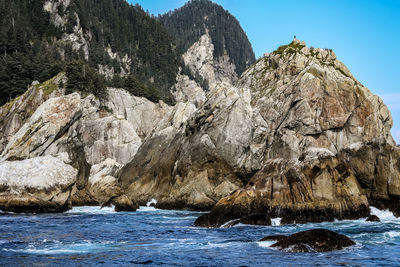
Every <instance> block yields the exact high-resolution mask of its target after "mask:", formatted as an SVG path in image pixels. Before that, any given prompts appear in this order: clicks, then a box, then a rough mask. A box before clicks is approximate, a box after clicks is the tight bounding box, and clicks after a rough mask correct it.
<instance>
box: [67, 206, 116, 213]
mask: <svg viewBox="0 0 400 267" xmlns="http://www.w3.org/2000/svg"><path fill="white" fill-rule="evenodd" d="M66 213H84V214H108V213H116V211H115V210H114V206H111V207H104V208H101V207H100V206H81V207H73V208H72V209H71V210H69V211H67V212H66Z"/></svg>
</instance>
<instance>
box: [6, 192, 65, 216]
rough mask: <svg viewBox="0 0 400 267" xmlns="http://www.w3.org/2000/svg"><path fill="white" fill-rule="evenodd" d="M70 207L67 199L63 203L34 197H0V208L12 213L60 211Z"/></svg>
mask: <svg viewBox="0 0 400 267" xmlns="http://www.w3.org/2000/svg"><path fill="white" fill-rule="evenodd" d="M69 209H71V204H70V203H69V202H68V201H67V202H65V203H64V204H60V203H55V202H52V201H46V200H42V199H39V198H36V197H33V196H32V197H30V198H17V197H16V198H13V199H7V198H4V197H1V198H0V210H2V211H5V212H14V213H33V214H39V213H60V212H65V211H67V210H69Z"/></svg>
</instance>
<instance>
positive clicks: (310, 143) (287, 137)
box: [119, 40, 400, 226]
mask: <svg viewBox="0 0 400 267" xmlns="http://www.w3.org/2000/svg"><path fill="white" fill-rule="evenodd" d="M391 126H392V119H391V116H390V113H389V111H388V109H387V107H386V106H385V105H384V104H383V102H382V100H381V99H380V98H379V97H377V96H375V95H373V94H372V93H371V92H370V91H369V90H368V89H367V88H365V87H364V86H362V85H361V84H360V83H359V82H357V80H356V79H355V78H354V77H353V76H352V75H351V73H350V71H349V70H348V69H347V68H346V67H345V66H344V65H343V63H341V62H340V61H339V60H337V59H336V56H335V54H334V53H333V52H332V51H331V50H326V49H325V50H324V49H311V48H307V47H306V46H305V44H304V43H303V42H300V41H298V40H294V41H293V42H292V43H291V44H289V45H286V46H282V47H280V48H279V49H278V50H277V51H275V52H273V53H271V54H267V55H266V56H265V57H264V58H262V59H260V60H259V61H258V62H257V63H256V64H254V65H253V66H252V67H250V68H249V69H248V70H247V71H246V72H245V73H244V74H243V75H242V77H241V78H240V79H239V80H238V82H237V83H236V86H232V85H230V84H227V83H217V84H215V85H214V86H212V87H211V88H210V90H209V91H208V92H207V95H206V101H205V102H204V103H203V104H202V105H201V106H199V107H198V109H197V110H196V111H195V112H194V113H193V114H192V115H191V116H190V118H189V120H188V121H187V122H186V123H183V124H182V125H180V127H177V128H174V129H173V130H171V131H161V132H159V133H158V134H156V135H154V136H153V137H151V138H149V139H147V140H146V142H145V143H144V144H143V145H142V147H141V148H140V149H139V150H138V153H137V154H136V155H135V157H134V159H133V160H132V162H131V163H129V164H127V165H126V166H125V167H124V168H122V169H121V171H120V175H119V179H120V182H121V185H122V187H123V189H124V190H126V192H128V194H130V196H132V197H133V198H136V199H138V200H139V202H146V201H148V200H150V199H151V198H157V199H158V200H159V202H158V204H157V205H158V206H159V207H164V208H198V209H204V208H205V207H210V206H212V205H213V203H215V202H216V200H218V198H219V197H221V196H223V195H224V194H225V195H227V196H226V197H224V198H222V199H220V200H219V201H218V203H217V204H216V205H215V207H214V208H213V210H212V212H211V213H210V214H206V215H203V216H202V217H201V218H199V220H198V221H196V224H197V225H201V226H221V225H222V224H224V223H226V222H227V221H230V220H234V219H244V218H247V217H249V216H253V215H254V214H264V217H265V218H274V217H282V220H283V223H293V222H297V223H300V222H308V221H326V220H334V219H345V218H361V217H366V216H368V215H369V205H370V204H371V203H374V205H377V204H375V203H378V204H379V203H381V204H382V205H384V206H388V203H398V197H399V196H400V194H399V192H398V186H399V184H400V183H399V178H400V175H399V166H398V162H399V161H398V160H399V149H398V148H396V147H395V144H394V140H393V138H392V137H391V135H390V129H391ZM361 166H363V167H361ZM367 170H368V171H367ZM243 185H246V186H245V187H244V188H243V189H239V188H240V187H242V186H243ZM221 187H223V188H224V190H222V191H220V190H219V189H220V188H221ZM229 190H231V192H232V191H233V190H236V191H234V192H232V193H231V194H230V195H229V196H228V194H229V193H230V192H229V193H228V191H229ZM396 206H398V204H393V205H392V207H391V209H392V210H395V207H396Z"/></svg>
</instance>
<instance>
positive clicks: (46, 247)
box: [2, 240, 126, 254]
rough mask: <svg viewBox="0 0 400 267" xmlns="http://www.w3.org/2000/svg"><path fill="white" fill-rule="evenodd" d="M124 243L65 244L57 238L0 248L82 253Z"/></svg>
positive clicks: (104, 249) (118, 247) (112, 248)
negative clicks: (12, 247)
mask: <svg viewBox="0 0 400 267" xmlns="http://www.w3.org/2000/svg"><path fill="white" fill-rule="evenodd" d="M49 243H50V244H49ZM125 243H126V242H115V241H103V242H92V241H90V240H87V241H84V242H78V243H75V242H72V243H67V244H65V243H62V242H60V241H57V240H55V241H47V240H44V241H43V242H35V243H34V244H29V245H28V246H27V247H26V248H19V249H11V248H3V249H2V250H3V251H11V252H17V253H27V254H82V253H95V252H102V251H111V250H117V249H120V246H121V245H123V244H125Z"/></svg>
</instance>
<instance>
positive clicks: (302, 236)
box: [272, 229, 355, 252]
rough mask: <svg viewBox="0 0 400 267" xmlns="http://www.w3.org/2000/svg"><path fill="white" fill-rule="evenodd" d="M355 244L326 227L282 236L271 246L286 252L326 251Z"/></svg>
mask: <svg viewBox="0 0 400 267" xmlns="http://www.w3.org/2000/svg"><path fill="white" fill-rule="evenodd" d="M353 245H355V243H354V241H352V240H351V239H350V238H348V237H347V236H345V235H341V234H338V233H335V232H332V231H330V230H326V229H312V230H308V231H304V232H299V233H295V234H293V235H290V236H288V237H286V238H282V239H281V240H279V241H278V242H277V243H275V244H273V245H272V247H276V248H278V249H280V250H285V251H288V252H327V251H333V250H341V249H343V248H345V247H349V246H353Z"/></svg>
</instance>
